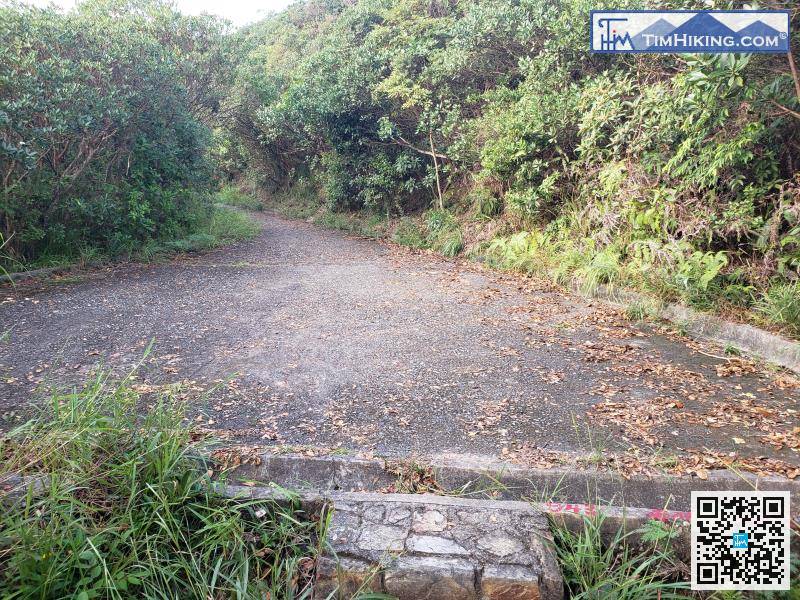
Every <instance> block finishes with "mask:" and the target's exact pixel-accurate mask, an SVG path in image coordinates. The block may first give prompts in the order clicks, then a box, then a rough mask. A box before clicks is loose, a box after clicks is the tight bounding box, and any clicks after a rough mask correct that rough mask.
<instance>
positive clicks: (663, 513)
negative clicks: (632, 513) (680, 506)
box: [647, 508, 692, 523]
mask: <svg viewBox="0 0 800 600" xmlns="http://www.w3.org/2000/svg"><path fill="white" fill-rule="evenodd" d="M647 518H648V519H653V520H655V521H663V522H665V523H666V522H669V521H686V522H689V521H691V519H692V513H690V512H687V511H683V510H664V509H663V508H654V509H653V510H651V511H650V512H649V513H647Z"/></svg>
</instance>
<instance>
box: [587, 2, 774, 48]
mask: <svg viewBox="0 0 800 600" xmlns="http://www.w3.org/2000/svg"><path fill="white" fill-rule="evenodd" d="M591 18H592V29H591V48H592V52H599V53H627V52H657V53H687V52H688V53H703V52H707V53H720V52H781V53H786V52H788V51H789V11H788V10H728V11H724V10H702V11H617V10H608V11H601V10H594V11H592V13H591Z"/></svg>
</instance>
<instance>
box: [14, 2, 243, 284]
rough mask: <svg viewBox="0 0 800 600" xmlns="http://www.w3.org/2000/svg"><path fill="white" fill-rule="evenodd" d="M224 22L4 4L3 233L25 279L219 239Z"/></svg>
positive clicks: (164, 8)
mask: <svg viewBox="0 0 800 600" xmlns="http://www.w3.org/2000/svg"><path fill="white" fill-rule="evenodd" d="M228 32H229V29H228V26H227V25H226V24H225V23H224V22H222V21H220V20H218V19H215V18H211V17H188V16H183V15H181V14H179V13H177V12H176V11H174V10H173V9H172V8H171V7H170V6H169V5H168V4H166V3H162V2H148V1H145V0H130V1H128V2H124V3H118V2H111V1H110V0H89V1H87V2H81V3H79V4H78V6H77V8H76V9H74V10H71V11H69V12H66V13H63V12H59V11H58V10H57V9H55V8H31V7H26V6H23V5H20V4H16V3H12V4H6V5H4V6H2V7H0V48H2V49H3V51H2V53H0V89H2V92H0V180H1V181H2V188H0V235H2V237H3V239H4V240H5V246H4V248H3V254H4V257H3V267H4V268H7V269H9V270H23V269H27V268H35V267H37V266H52V265H57V264H63V263H71V262H76V261H80V262H92V261H93V260H96V259H98V258H100V257H107V256H114V257H115V256H129V255H134V254H136V253H137V252H139V251H142V250H143V251H144V252H145V253H149V252H151V251H152V248H153V247H154V246H161V247H164V248H169V247H170V246H173V247H175V248H176V249H182V248H183V247H186V246H197V247H203V246H208V245H210V244H213V243H217V242H219V241H222V240H223V238H218V239H217V240H215V241H213V242H212V240H211V238H212V237H213V236H214V235H215V234H214V229H215V228H219V227H220V226H221V225H222V223H223V222H224V221H226V220H227V221H231V220H232V219H231V218H230V216H229V215H227V214H226V213H220V212H218V211H217V212H215V210H214V204H213V201H214V198H213V193H214V177H213V176H214V173H213V166H214V165H213V162H212V160H211V156H210V154H209V152H208V150H207V149H208V145H209V143H210V141H211V137H212V134H211V126H212V125H213V122H214V119H215V114H216V112H217V110H218V108H219V104H220V101H221V97H222V94H223V93H224V91H223V85H222V82H223V81H225V78H226V77H227V75H226V73H227V72H228V70H229V69H230V68H231V67H232V64H233V63H232V62H231V59H232V56H233V53H232V50H231V48H230V38H229V37H228V36H227V35H226V34H227V33H228Z"/></svg>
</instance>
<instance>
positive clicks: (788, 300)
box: [756, 282, 800, 335]
mask: <svg viewBox="0 0 800 600" xmlns="http://www.w3.org/2000/svg"><path fill="white" fill-rule="evenodd" d="M756 309H757V310H758V311H759V312H760V313H761V314H762V315H764V316H765V317H767V319H769V320H770V321H772V322H773V323H777V324H778V325H781V326H783V327H785V328H786V329H787V330H788V331H789V332H790V333H792V334H794V335H800V283H798V282H794V283H784V284H778V285H774V286H772V287H771V288H770V289H769V290H767V292H766V293H765V294H764V296H763V297H762V298H761V300H760V301H759V302H758V303H757V304H756Z"/></svg>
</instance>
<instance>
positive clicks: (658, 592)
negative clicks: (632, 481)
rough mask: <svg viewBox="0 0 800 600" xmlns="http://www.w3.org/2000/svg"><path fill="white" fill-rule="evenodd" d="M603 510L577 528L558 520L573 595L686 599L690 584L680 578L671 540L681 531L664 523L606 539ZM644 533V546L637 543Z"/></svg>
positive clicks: (559, 551) (558, 542)
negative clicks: (635, 537) (677, 573)
mask: <svg viewBox="0 0 800 600" xmlns="http://www.w3.org/2000/svg"><path fill="white" fill-rule="evenodd" d="M604 521H605V517H604V516H603V514H602V511H599V512H598V514H597V515H596V516H591V517H589V516H586V517H584V518H583V522H582V526H581V527H580V528H578V529H577V531H575V530H574V528H571V527H567V526H566V525H565V524H563V523H559V522H558V520H553V533H554V538H555V548H556V556H557V558H558V561H559V564H560V565H561V571H562V574H563V576H564V583H565V584H566V586H567V588H568V589H569V593H570V597H571V598H574V599H581V600H589V599H594V598H614V599H616V600H627V599H629V600H647V599H648V598H652V599H653V600H657V599H659V598H663V599H668V598H674V599H677V598H685V597H686V591H687V590H688V587H689V586H688V584H686V583H684V582H680V581H675V580H674V579H675V559H674V556H673V555H672V553H671V551H670V550H669V548H670V544H669V542H670V540H671V539H672V538H673V537H674V536H675V532H674V531H673V530H671V529H670V528H668V527H665V526H663V525H662V524H661V523H658V524H653V523H649V524H648V525H646V526H645V527H644V529H643V530H641V531H636V532H628V533H625V532H624V531H623V530H622V529H619V530H617V531H616V533H612V535H611V536H610V539H607V540H605V541H604V533H603V532H604V529H607V528H604V527H603V524H604ZM634 536H641V540H642V541H643V542H644V543H645V547H644V548H639V547H637V545H636V544H634V543H633V537H634Z"/></svg>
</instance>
